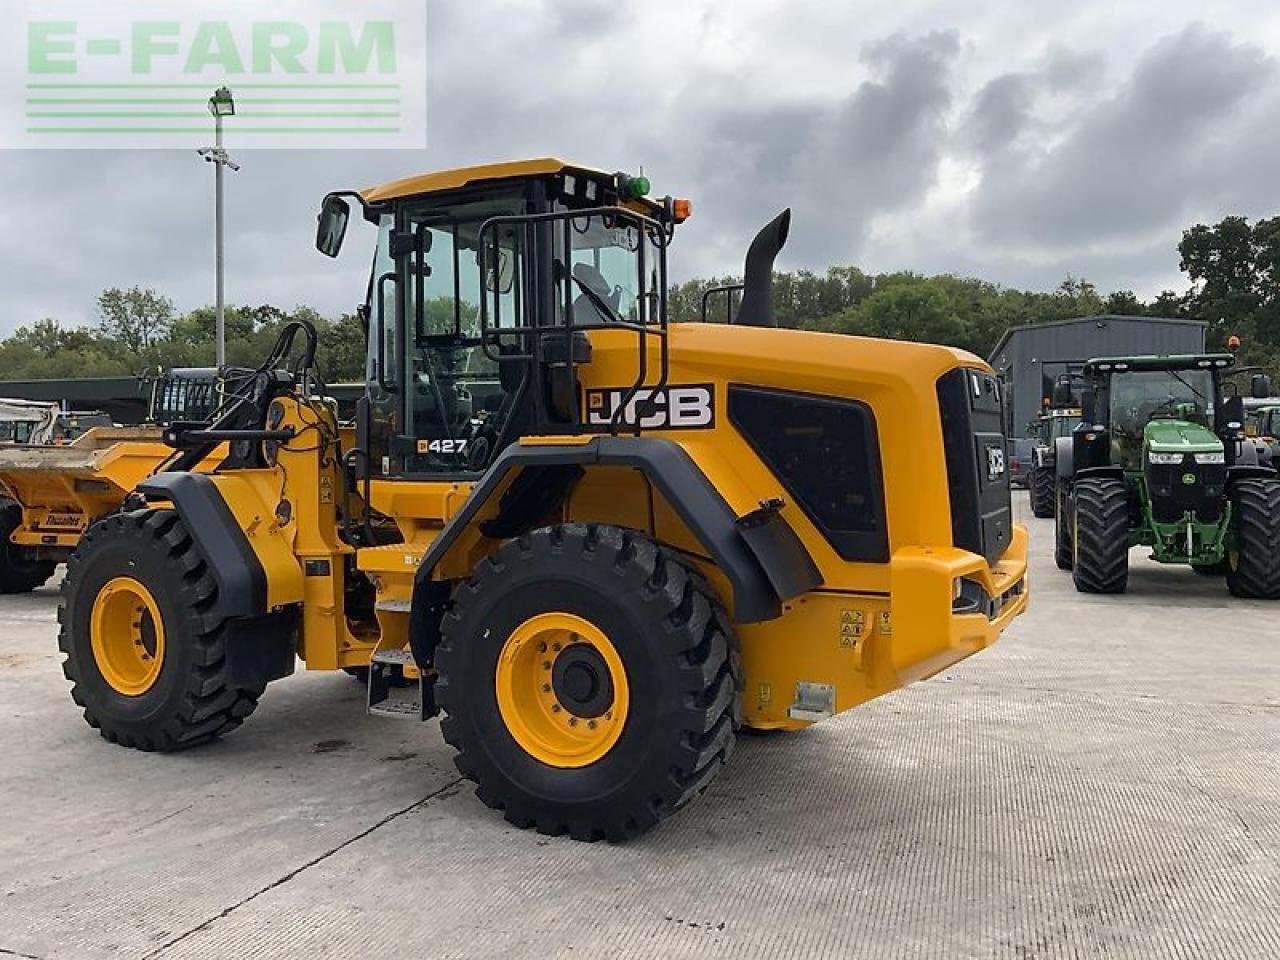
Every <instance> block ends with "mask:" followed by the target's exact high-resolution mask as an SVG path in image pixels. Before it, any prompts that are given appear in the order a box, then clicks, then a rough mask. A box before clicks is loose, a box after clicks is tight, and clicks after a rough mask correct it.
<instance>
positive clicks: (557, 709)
mask: <svg viewBox="0 0 1280 960" xmlns="http://www.w3.org/2000/svg"><path fill="white" fill-rule="evenodd" d="M551 712H552V713H559V712H560V704H558V703H553V704H552V705H551Z"/></svg>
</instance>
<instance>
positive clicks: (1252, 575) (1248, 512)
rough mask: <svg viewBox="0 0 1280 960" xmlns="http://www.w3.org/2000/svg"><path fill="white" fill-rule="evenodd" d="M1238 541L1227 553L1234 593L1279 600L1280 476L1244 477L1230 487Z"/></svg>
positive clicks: (1229, 579) (1230, 588)
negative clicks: (1244, 478)
mask: <svg viewBox="0 0 1280 960" xmlns="http://www.w3.org/2000/svg"><path fill="white" fill-rule="evenodd" d="M1231 505H1232V508H1233V510H1234V512H1235V517H1236V545H1235V549H1234V550H1232V551H1230V553H1229V554H1228V556H1227V571H1226V572H1227V589H1228V590H1230V591H1231V595H1232V596H1233V597H1247V598H1253V599H1259V600H1280V480H1241V481H1240V482H1239V483H1237V484H1235V485H1234V486H1233V487H1232V490H1231Z"/></svg>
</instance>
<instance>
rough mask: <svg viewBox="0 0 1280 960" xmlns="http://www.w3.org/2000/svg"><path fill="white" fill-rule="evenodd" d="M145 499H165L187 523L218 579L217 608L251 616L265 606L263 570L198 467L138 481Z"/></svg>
mask: <svg viewBox="0 0 1280 960" xmlns="http://www.w3.org/2000/svg"><path fill="white" fill-rule="evenodd" d="M138 492H139V493H141V494H143V495H144V496H145V497H146V498H147V500H148V501H151V500H168V501H169V502H170V503H172V504H173V508H174V509H175V510H176V511H177V512H178V516H180V517H181V518H182V521H183V523H185V524H186V527H187V531H188V532H189V533H190V534H191V539H192V540H194V541H195V544H196V549H197V550H199V551H200V555H201V556H202V557H203V558H204V562H205V564H206V565H207V566H208V567H209V572H210V573H211V574H213V579H214V580H215V581H216V582H217V584H218V600H217V613H218V615H219V616H223V617H228V618H230V617H255V616H260V615H262V614H264V613H266V612H267V574H266V571H264V570H263V569H262V561H261V560H259V559H258V555H257V554H256V553H254V552H253V547H251V546H250V545H249V538H248V537H246V536H245V534H244V531H243V530H241V529H240V524H239V522H237V520H236V518H235V515H234V514H233V513H232V512H231V508H230V507H228V506H227V504H226V501H224V500H223V499H222V496H221V495H220V494H219V493H218V488H217V487H216V486H215V485H214V483H213V481H212V480H210V479H209V478H208V477H207V476H205V475H204V474H203V473H159V474H156V475H155V476H153V477H148V478H147V479H146V480H144V481H143V482H142V483H140V484H138Z"/></svg>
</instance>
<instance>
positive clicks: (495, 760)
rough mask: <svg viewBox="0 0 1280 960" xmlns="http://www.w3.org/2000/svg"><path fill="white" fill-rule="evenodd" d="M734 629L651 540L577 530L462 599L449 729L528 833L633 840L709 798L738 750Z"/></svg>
mask: <svg viewBox="0 0 1280 960" xmlns="http://www.w3.org/2000/svg"><path fill="white" fill-rule="evenodd" d="M727 630H728V624H727V620H726V618H725V617H724V616H723V615H722V614H721V613H720V612H719V610H718V607H717V603H716V600H715V598H714V597H713V596H712V595H711V594H710V591H709V589H708V588H707V587H706V585H705V583H704V581H703V580H702V579H701V577H700V576H698V575H697V574H696V573H695V572H694V571H693V570H691V569H689V568H688V567H686V566H685V565H684V564H683V563H681V562H680V561H678V560H676V559H675V558H674V557H673V556H672V555H671V554H669V553H667V552H665V551H663V550H662V549H661V548H659V547H658V546H657V545H656V544H654V543H653V542H652V541H650V540H648V539H647V538H645V537H644V536H642V535H640V534H637V533H633V532H631V531H624V530H621V529H618V528H616V527H608V526H594V525H592V526H584V525H580V524H567V525H563V526H554V527H548V528H544V529H541V530H537V531H534V532H533V533H530V534H528V535H526V536H523V537H521V538H520V539H518V540H514V541H510V542H508V543H506V544H504V545H503V546H502V548H501V549H499V550H498V552H497V553H496V554H495V555H494V556H492V557H490V558H489V559H486V560H484V561H482V562H481V563H480V564H479V566H478V567H477V568H476V570H475V572H474V574H473V575H472V577H471V579H469V580H468V581H466V582H465V583H462V584H460V585H459V586H458V587H457V589H456V590H455V592H454V598H453V607H452V609H451V610H450V612H449V613H448V614H447V615H446V617H445V618H444V622H443V625H442V628H441V642H440V645H439V647H438V648H437V650H436V656H435V667H436V670H437V672H438V677H439V678H438V680H437V682H436V687H435V693H436V701H437V703H438V704H439V705H440V707H441V708H442V709H443V711H444V712H445V714H446V716H445V717H444V719H443V721H442V723H441V730H442V731H443V733H444V737H445V739H446V740H447V741H448V742H449V743H450V744H451V745H453V747H454V748H455V749H456V750H457V751H458V755H457V757H456V760H455V762H456V764H457V767H458V769H459V770H460V771H461V772H462V773H463V775H464V776H466V777H468V778H470V779H472V780H474V781H475V782H476V794H477V796H479V797H480V799H481V800H482V801H483V802H484V803H486V804H488V805H489V806H490V807H493V808H495V809H499V810H502V811H504V813H505V816H506V818H507V820H509V821H510V822H511V823H513V824H515V825H516V826H519V827H531V826H535V827H537V829H538V830H539V831H540V832H542V833H546V834H552V835H559V834H563V833H566V832H567V833H569V834H571V835H572V836H573V837H574V838H575V839H578V840H598V839H609V840H614V841H618V840H625V839H628V838H630V837H634V836H636V835H638V834H640V833H643V832H644V831H645V830H647V829H649V828H650V827H652V826H653V825H654V824H656V823H657V822H658V821H659V820H661V819H662V818H664V817H666V816H668V815H670V814H671V813H673V812H675V811H676V810H678V809H680V807H682V806H683V805H684V804H685V803H687V802H688V801H689V800H690V799H692V798H693V797H694V796H696V795H697V794H698V793H699V792H701V791H702V790H703V789H704V788H705V787H706V786H707V784H709V783H710V782H711V780H712V779H713V778H714V777H715V776H716V774H717V773H718V772H719V771H720V768H721V767H722V766H723V764H724V763H725V761H726V760H728V758H729V755H730V753H731V752H732V749H733V745H734V730H735V725H736V724H735V709H736V707H737V703H736V701H737V676H736V674H737V666H736V663H737V661H736V659H735V658H734V657H732V655H731V642H730V637H729V636H728V635H727Z"/></svg>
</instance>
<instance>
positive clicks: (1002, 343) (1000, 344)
mask: <svg viewBox="0 0 1280 960" xmlns="http://www.w3.org/2000/svg"><path fill="white" fill-rule="evenodd" d="M1099 320H1134V321H1139V322H1142V323H1159V324H1165V325H1173V326H1188V327H1207V326H1208V324H1206V323H1205V322H1204V321H1203V320H1188V319H1186V318H1185V317H1145V316H1133V315H1131V314H1125V313H1099V314H1096V315H1094V316H1092V317H1071V318H1069V319H1067V320H1049V321H1046V322H1045V323H1024V324H1021V325H1019V326H1016V327H1009V328H1008V329H1007V330H1005V332H1004V333H1003V334H1001V336H1000V339H999V340H998V341H997V342H996V345H995V348H994V349H992V351H991V356H990V359H992V360H994V359H995V358H996V357H997V356H998V355H999V354H1000V352H1001V351H1002V350H1004V348H1005V347H1006V346H1007V345H1008V343H1009V341H1010V340H1011V339H1013V335H1014V334H1015V333H1020V332H1022V331H1024V330H1042V329H1045V328H1048V327H1069V326H1072V325H1074V324H1079V323H1097V322H1098V321H1099Z"/></svg>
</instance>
